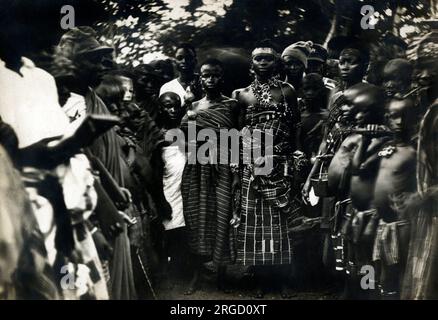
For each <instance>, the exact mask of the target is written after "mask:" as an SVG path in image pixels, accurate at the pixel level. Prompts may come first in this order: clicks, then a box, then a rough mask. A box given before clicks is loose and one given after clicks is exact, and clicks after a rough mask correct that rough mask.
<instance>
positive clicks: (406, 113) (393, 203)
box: [373, 99, 416, 299]
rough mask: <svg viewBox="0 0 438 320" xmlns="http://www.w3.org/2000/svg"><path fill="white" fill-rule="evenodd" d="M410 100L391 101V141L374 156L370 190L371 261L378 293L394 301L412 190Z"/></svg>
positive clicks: (402, 264) (404, 251)
mask: <svg viewBox="0 0 438 320" xmlns="http://www.w3.org/2000/svg"><path fill="white" fill-rule="evenodd" d="M414 110H415V108H414V103H413V101H412V100H408V99H405V100H398V99H396V100H391V101H390V102H389V105H388V112H387V123H388V126H389V128H390V129H391V131H392V132H393V133H394V138H393V139H392V140H391V141H390V142H389V143H387V144H386V146H385V148H383V149H382V150H381V151H380V152H379V153H378V156H379V157H380V164H379V168H378V174H377V178H376V184H375V188H374V205H375V207H376V209H377V213H378V215H379V216H380V221H379V226H378V229H377V235H376V239H375V243H374V250H373V260H374V261H376V263H377V266H379V267H380V269H381V270H380V271H381V272H379V273H380V286H381V294H382V298H384V299H394V298H398V295H399V290H400V280H401V279H402V275H403V272H404V267H405V262H406V255H407V250H408V245H409V223H408V221H407V218H408V217H406V216H405V214H404V205H405V201H406V199H407V197H408V196H409V195H410V194H411V193H413V192H415V191H416V174H415V172H416V149H415V146H414V145H413V143H412V134H413V129H414V128H415V126H416V122H415V121H412V119H414V118H413V111H414Z"/></svg>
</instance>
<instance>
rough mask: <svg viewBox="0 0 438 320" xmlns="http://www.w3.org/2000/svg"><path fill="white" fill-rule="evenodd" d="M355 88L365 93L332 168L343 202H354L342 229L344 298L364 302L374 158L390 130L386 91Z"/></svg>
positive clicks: (365, 86)
mask: <svg viewBox="0 0 438 320" xmlns="http://www.w3.org/2000/svg"><path fill="white" fill-rule="evenodd" d="M354 87H359V88H360V89H361V90H362V91H361V92H359V93H358V94H357V95H356V96H355V97H354V99H353V100H352V106H353V108H352V111H351V113H352V115H353V117H354V123H355V126H354V127H353V128H352V133H351V134H350V135H349V136H348V137H347V138H346V139H345V140H344V142H343V143H342V145H341V147H340V148H339V150H338V152H337V154H336V155H335V158H334V159H333V161H332V164H331V166H330V167H331V168H332V166H333V165H335V166H336V165H337V166H338V170H337V172H338V176H340V177H339V178H338V181H339V189H338V190H339V191H340V192H339V195H340V197H341V199H342V198H343V197H345V196H348V197H349V198H350V199H349V201H348V202H351V207H349V209H348V210H347V209H346V210H344V211H345V212H344V213H345V217H343V218H345V220H344V221H345V222H344V225H343V228H342V233H343V240H344V243H347V246H346V248H345V249H346V250H345V252H346V253H347V254H348V256H344V260H348V266H347V269H346V272H347V283H346V287H345V289H346V291H345V292H344V294H345V295H346V296H345V298H359V297H360V298H364V297H366V295H360V294H359V293H365V292H361V291H359V279H358V276H359V272H360V270H361V267H362V266H363V265H367V264H370V261H371V253H372V243H370V242H366V241H364V239H363V232H364V229H365V226H366V225H367V223H368V221H369V220H370V217H371V216H372V214H373V213H374V212H375V210H373V209H372V200H373V190H374V182H375V178H376V174H375V170H376V159H377V158H376V157H375V156H374V155H375V153H376V152H377V151H378V150H379V147H381V146H382V143H383V141H385V136H386V135H388V130H386V128H385V127H384V126H382V124H383V120H384V117H383V115H384V93H383V90H381V89H380V88H378V87H375V86H372V85H369V84H358V85H356V86H354ZM348 91H349V90H348ZM347 97H348V94H347ZM338 154H339V156H338ZM342 155H343V156H342ZM336 159H339V160H340V159H343V161H342V160H341V161H336ZM337 162H338V163H337ZM342 164H343V165H342ZM329 173H331V172H330V169H329ZM330 177H333V175H332V174H331V175H330V176H329V179H330ZM344 201H345V200H344ZM339 207H340V205H339ZM338 217H339V215H338ZM339 218H341V217H339ZM366 293H368V292H366Z"/></svg>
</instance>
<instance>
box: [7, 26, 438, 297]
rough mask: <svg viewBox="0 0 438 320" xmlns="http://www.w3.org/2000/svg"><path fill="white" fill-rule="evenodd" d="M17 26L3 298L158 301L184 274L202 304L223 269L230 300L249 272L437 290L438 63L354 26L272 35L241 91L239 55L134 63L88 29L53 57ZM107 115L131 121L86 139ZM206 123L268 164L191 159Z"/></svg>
mask: <svg viewBox="0 0 438 320" xmlns="http://www.w3.org/2000/svg"><path fill="white" fill-rule="evenodd" d="M13 37H14V35H11V36H10V37H9V38H6V39H2V41H3V42H4V43H5V44H6V46H5V47H7V49H8V50H1V52H0V57H1V60H0V63H1V64H0V87H1V88H2V91H1V94H0V117H1V122H0V130H1V133H0V156H1V162H0V248H1V250H0V296H1V297H2V299H149V298H156V294H157V290H159V288H161V287H169V286H172V285H173V284H174V283H175V282H177V281H184V283H185V285H186V291H185V294H186V295H188V296H190V295H191V294H193V293H194V292H195V291H197V290H199V289H200V285H201V283H202V282H201V281H200V278H201V275H202V273H204V272H213V273H214V274H216V275H217V287H218V290H223V291H225V292H228V291H229V290H233V289H234V290H235V289H238V288H235V287H233V283H231V282H230V281H229V277H228V274H227V266H230V265H241V266H243V267H244V268H246V269H245V270H246V273H247V274H249V275H250V276H251V277H252V279H253V281H252V283H253V285H254V296H255V297H256V298H263V296H264V294H265V292H266V290H267V289H268V288H272V287H275V288H278V290H279V292H280V294H281V296H282V297H283V298H289V297H290V296H291V292H292V290H293V288H294V287H295V288H296V287H297V286H298V284H299V285H304V286H305V285H307V284H308V283H309V282H311V281H314V282H315V281H316V282H323V281H337V282H341V283H342V284H343V286H344V291H343V295H342V298H345V299H430V298H438V287H437V276H438V272H437V270H438V269H437V263H438V261H436V257H437V252H438V251H437V250H438V249H437V245H438V224H437V221H438V220H437V219H438V216H437V213H438V208H437V197H436V189H437V188H436V184H437V179H438V173H437V165H436V163H437V162H436V161H437V157H436V146H435V145H436V143H435V139H436V138H437V137H436V132H438V131H437V128H438V127H437V119H438V117H437V110H438V108H437V102H436V99H437V94H438V90H437V89H438V81H437V80H438V73H437V71H438V70H437V63H436V58H430V57H429V56H427V55H425V56H422V55H421V52H420V51H419V55H418V58H417V59H416V60H415V61H412V60H408V59H407V58H406V48H403V46H401V47H398V49H397V50H394V56H393V58H392V59H390V60H389V61H386V62H385V64H384V65H383V66H382V67H381V68H371V66H373V58H375V57H373V56H372V55H371V54H370V49H369V48H368V47H367V44H365V43H363V42H361V41H360V40H359V39H357V38H354V37H338V38H335V39H334V40H333V41H331V42H330V43H329V45H328V48H326V47H324V46H322V45H320V44H316V43H313V42H312V41H299V42H296V43H293V44H291V45H289V46H287V47H286V48H283V49H281V50H280V49H279V48H277V47H276V45H274V44H273V43H271V42H270V41H269V40H263V41H260V42H259V43H257V44H255V45H254V48H253V51H252V52H251V58H250V59H251V61H250V65H251V67H250V70H248V73H250V74H251V77H252V82H251V83H247V84H243V85H242V86H243V88H235V90H234V91H233V92H232V93H231V94H230V93H228V92H227V93H224V92H223V87H224V86H223V85H224V82H226V81H227V79H226V78H225V77H224V71H225V68H226V63H224V62H223V61H220V60H219V59H217V58H214V57H211V58H208V59H206V60H205V61H200V62H198V59H197V50H196V48H194V47H193V46H192V45H190V44H179V45H177V46H175V52H174V56H173V57H171V58H169V59H166V60H154V61H152V62H150V63H148V64H140V65H137V66H136V67H133V68H126V67H122V66H118V65H117V64H116V63H115V60H114V50H113V48H111V47H109V46H106V45H104V44H102V43H100V42H99V41H98V36H97V34H96V32H95V31H94V30H93V29H92V28H91V27H76V28H74V29H72V30H69V31H67V32H65V34H64V35H63V36H62V37H61V39H60V40H59V43H58V44H57V45H56V47H55V50H54V51H53V55H52V56H51V57H50V59H46V60H44V59H39V60H38V61H43V62H41V65H39V66H36V64H35V63H34V62H33V61H32V60H31V59H30V57H32V58H34V57H35V55H36V54H37V53H36V52H29V51H28V49H29V47H26V46H19V45H17V39H13ZM28 40H29V39H28ZM47 60H49V61H50V62H47ZM237 76H238V75H236V77H237ZM244 86H246V87H244ZM227 95H230V97H229V96H227ZM90 116H99V117H101V118H99V119H107V120H108V119H110V120H111V119H117V121H115V120H114V123H113V126H111V127H107V128H105V130H104V131H102V132H99V134H95V135H94V133H93V132H95V131H90V132H87V134H89V135H93V136H86V135H85V136H84V135H82V136H79V137H80V138H78V136H77V134H78V132H79V131H80V128H83V125H84V123H85V122H86V121H89V120H90ZM112 116H116V117H117V118H114V117H112ZM94 119H96V118H94ZM108 121H109V120H108ZM191 128H195V129H196V132H199V131H201V130H202V129H210V130H211V131H212V132H214V133H217V135H218V136H219V133H220V132H221V130H224V129H227V130H232V129H235V131H234V132H240V133H241V135H239V136H238V138H237V139H239V141H241V143H242V146H241V148H240V150H241V151H242V150H243V149H245V150H248V149H249V150H251V151H252V153H253V154H254V155H256V154H257V155H258V156H254V157H253V158H251V160H250V161H246V162H245V161H243V159H242V158H243V157H244V155H243V153H242V152H240V154H239V155H238V156H237V157H234V159H237V160H236V161H230V159H231V158H232V156H231V155H229V152H228V151H229V150H224V148H223V145H222V144H221V145H220V148H217V149H216V150H215V152H209V153H208V157H209V159H211V160H212V161H209V162H207V163H204V162H201V161H189V159H190V158H191V157H192V158H193V157H195V158H194V159H195V160H196V154H198V153H200V152H204V153H205V151H206V150H205V146H204V143H205V140H202V141H199V136H198V139H197V138H196V136H195V138H193V137H190V130H191ZM177 129H178V130H180V132H182V133H184V137H185V139H177V140H176V142H175V140H174V138H175V136H174V133H175V132H176V131H175V130H177ZM96 130H97V129H96ZM255 133H259V134H260V135H259V137H260V136H262V137H264V138H265V139H266V141H268V138H267V137H269V138H270V141H271V142H272V143H271V144H270V145H268V143H266V144H264V143H259V142H260V141H255V140H257V135H256V134H255ZM75 134H76V135H75ZM72 135H73V136H74V137H76V139H78V141H75V143H71V144H68V147H66V148H60V147H57V146H59V145H63V144H62V143H60V141H65V139H66V137H70V136H72ZM232 138H233V137H231V139H232ZM81 139H82V140H81ZM262 140H263V139H262ZM257 148H258V150H255V149H257ZM224 157H225V158H226V159H225V160H224V159H223V158H224ZM213 160H214V161H213ZM219 160H221V161H219ZM222 160H224V161H222ZM267 163H271V164H272V166H271V168H270V170H269V172H267V173H265V174H257V170H258V169H260V168H262V167H264V165H265V164H267ZM209 266H213V270H210V269H211V268H210V269H209ZM369 267H371V268H372V270H373V272H372V276H371V274H370V273H367V272H364V270H368V271H369V270H370V269H369ZM365 276H366V277H367V278H366V279H367V281H365V283H366V285H365V287H364V281H363V279H364V277H365ZM181 279H182V280H181ZM234 285H235V283H234Z"/></svg>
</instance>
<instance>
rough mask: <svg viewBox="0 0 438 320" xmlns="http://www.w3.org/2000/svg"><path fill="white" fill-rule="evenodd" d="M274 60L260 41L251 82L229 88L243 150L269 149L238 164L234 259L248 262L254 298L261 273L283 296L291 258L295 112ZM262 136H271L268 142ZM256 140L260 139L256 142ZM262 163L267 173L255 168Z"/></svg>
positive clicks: (262, 283) (292, 98) (258, 295)
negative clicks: (271, 278) (236, 106)
mask: <svg viewBox="0 0 438 320" xmlns="http://www.w3.org/2000/svg"><path fill="white" fill-rule="evenodd" d="M278 59H279V57H278V54H277V52H276V51H275V49H274V48H273V46H272V44H270V43H269V42H268V41H263V42H261V43H260V44H259V45H258V46H257V47H256V48H255V49H254V51H253V52H252V70H253V72H254V75H255V79H254V81H253V82H252V83H251V85H250V86H248V87H246V88H243V89H238V90H235V91H234V92H233V98H235V99H236V100H237V101H238V103H239V107H240V112H239V114H240V116H239V119H240V126H241V128H242V131H241V132H242V136H243V149H244V151H245V150H248V148H251V150H252V151H253V152H254V151H256V150H255V148H257V147H258V146H257V143H259V147H260V149H264V150H269V151H272V152H266V153H265V154H262V153H260V154H261V156H259V157H254V158H255V159H254V158H253V159H250V161H242V162H243V164H242V165H241V166H240V171H241V177H242V180H241V181H242V187H241V206H240V208H241V212H240V214H241V216H240V219H241V221H240V225H239V226H238V227H237V242H236V250H237V263H238V264H242V265H245V266H252V268H253V270H254V274H255V280H256V286H257V289H256V293H255V297H256V298H262V297H263V295H264V292H265V289H266V287H267V286H266V284H267V281H266V280H267V279H268V278H267V277H266V276H267V275H275V277H276V279H277V280H279V282H280V284H281V296H282V297H283V298H288V297H289V293H288V282H287V276H288V274H289V270H290V266H289V265H290V264H291V262H292V241H291V238H290V236H289V234H288V229H287V220H288V219H290V218H291V216H292V215H293V210H292V206H291V203H293V202H292V194H291V188H292V179H291V175H290V174H289V173H290V171H291V170H290V169H291V168H290V165H289V164H290V163H291V159H292V153H293V152H294V151H295V150H296V149H297V147H298V130H299V123H300V115H299V112H298V108H297V98H296V94H295V91H294V89H293V87H292V86H290V85H289V84H287V83H285V82H282V81H280V80H278V78H277V77H276V73H277V70H276V69H277V65H278ZM257 136H259V137H260V139H256V138H255V137H257ZM263 137H265V139H263ZM266 137H268V139H270V138H272V142H273V143H272V145H271V146H269V145H268V144H269V143H268V140H267V139H266ZM261 140H265V141H266V143H265V144H264V145H263V144H260V142H259V141H261ZM245 153H247V152H244V154H245ZM243 160H245V159H243ZM246 160H247V159H246ZM263 167H264V168H267V169H268V170H267V171H268V172H261V171H263V170H260V169H262V168H263ZM258 169H259V174H257V171H258ZM260 173H262V174H260Z"/></svg>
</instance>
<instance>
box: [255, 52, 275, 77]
mask: <svg viewBox="0 0 438 320" xmlns="http://www.w3.org/2000/svg"><path fill="white" fill-rule="evenodd" d="M275 67H276V61H275V57H274V56H273V55H272V54H258V55H256V56H254V57H253V58H252V68H253V70H254V72H255V73H256V74H257V75H258V76H261V77H264V78H266V77H271V76H272V75H273V74H274V71H275Z"/></svg>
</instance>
